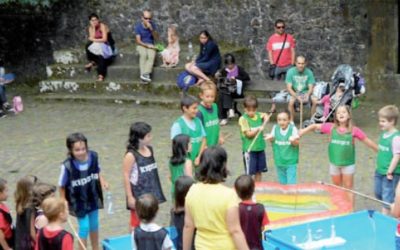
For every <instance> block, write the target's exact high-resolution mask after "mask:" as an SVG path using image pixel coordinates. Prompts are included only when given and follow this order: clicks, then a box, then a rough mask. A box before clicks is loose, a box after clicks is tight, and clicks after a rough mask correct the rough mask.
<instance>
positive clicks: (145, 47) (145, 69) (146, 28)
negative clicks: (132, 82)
mask: <svg viewBox="0 0 400 250" xmlns="http://www.w3.org/2000/svg"><path fill="white" fill-rule="evenodd" d="M152 18H153V14H152V12H151V11H150V10H144V11H143V12H142V16H141V20H140V21H139V22H137V23H136V25H135V34H136V45H137V46H136V50H137V52H138V53H139V67H140V79H141V80H142V81H143V82H145V83H149V82H151V73H152V72H153V65H154V59H155V57H156V52H157V50H156V47H155V46H154V42H155V40H158V37H159V36H158V32H157V26H156V24H155V23H154V22H153V20H152Z"/></svg>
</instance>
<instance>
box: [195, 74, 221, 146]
mask: <svg viewBox="0 0 400 250" xmlns="http://www.w3.org/2000/svg"><path fill="white" fill-rule="evenodd" d="M216 94H217V87H216V86H215V84H214V83H213V82H212V81H206V82H204V83H203V84H201V86H200V99H201V103H200V105H199V111H198V112H197V117H198V118H199V119H200V121H201V123H202V124H203V127H204V130H205V131H206V141H207V147H211V146H214V145H217V144H223V143H224V140H223V138H222V134H221V131H220V126H219V119H218V106H217V104H216V103H215V102H214V101H215V96H216Z"/></svg>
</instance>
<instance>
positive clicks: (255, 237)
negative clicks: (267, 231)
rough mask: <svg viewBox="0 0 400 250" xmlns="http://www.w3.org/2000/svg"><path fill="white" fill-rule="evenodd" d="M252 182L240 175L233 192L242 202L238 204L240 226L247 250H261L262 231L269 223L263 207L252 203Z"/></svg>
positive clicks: (248, 176) (245, 176)
mask: <svg viewBox="0 0 400 250" xmlns="http://www.w3.org/2000/svg"><path fill="white" fill-rule="evenodd" d="M254 186H255V185H254V180H253V179H252V178H251V176H250V175H241V176H239V177H238V178H237V179H236V181H235V190H236V193H237V195H238V196H239V198H240V199H241V200H242V202H240V203H239V218H240V225H241V227H242V230H243V233H244V235H245V237H246V241H247V244H248V245H249V249H254V250H256V249H257V250H262V249H263V247H262V231H263V230H264V227H265V226H266V225H267V224H268V223H269V220H268V216H267V214H266V212H265V209H264V206H263V205H262V204H259V203H255V202H254V201H252V196H253V194H254Z"/></svg>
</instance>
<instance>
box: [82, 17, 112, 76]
mask: <svg viewBox="0 0 400 250" xmlns="http://www.w3.org/2000/svg"><path fill="white" fill-rule="evenodd" d="M89 21H90V24H89V27H88V32H89V42H88V43H87V44H86V57H87V59H88V61H89V63H88V64H86V65H85V69H86V70H87V71H90V70H91V68H92V67H93V66H95V65H97V74H98V78H97V80H98V81H103V80H104V78H105V77H106V75H107V66H108V65H110V64H111V55H110V54H108V55H106V54H105V53H104V51H103V46H102V45H103V44H106V45H108V46H109V47H110V49H111V50H110V51H108V53H109V52H111V54H112V52H113V51H114V44H115V42H114V39H113V38H112V35H111V32H110V30H109V28H108V26H107V25H106V24H104V23H102V22H100V20H99V17H98V16H97V15H96V14H94V13H92V14H90V16H89ZM94 43H96V44H94ZM94 45H98V46H94Z"/></svg>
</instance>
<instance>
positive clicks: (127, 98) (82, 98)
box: [35, 93, 180, 108]
mask: <svg viewBox="0 0 400 250" xmlns="http://www.w3.org/2000/svg"><path fill="white" fill-rule="evenodd" d="M35 99H36V100H40V101H70V102H92V103H94V102H99V103H102V102H108V103H116V104H123V103H133V104H135V105H137V106H138V107H139V106H140V105H158V106H161V107H164V108H179V106H180V98H179V97H175V98H174V97H165V96H156V95H134V94H132V95H130V94H119V95H107V94H106V95H104V94H76V93H73V94H63V93H51V94H49V93H47V94H39V95H37V96H36V97H35Z"/></svg>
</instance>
